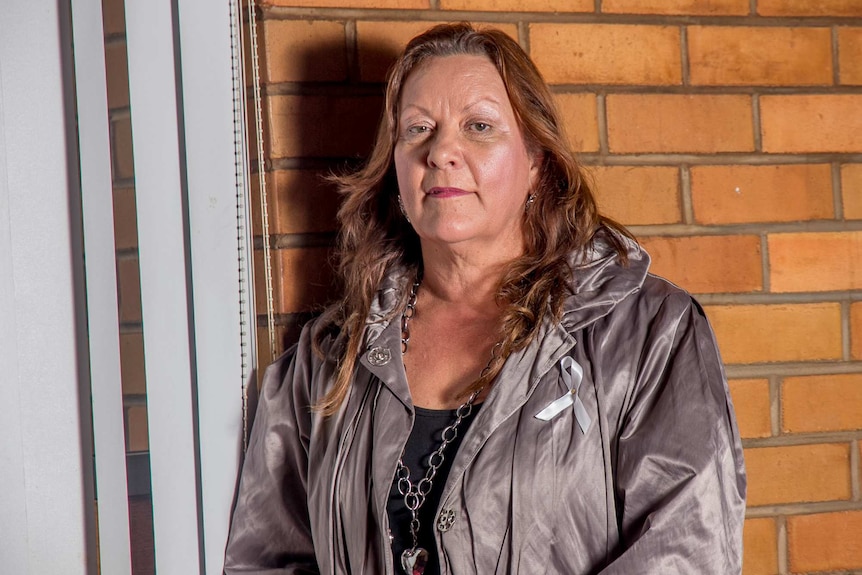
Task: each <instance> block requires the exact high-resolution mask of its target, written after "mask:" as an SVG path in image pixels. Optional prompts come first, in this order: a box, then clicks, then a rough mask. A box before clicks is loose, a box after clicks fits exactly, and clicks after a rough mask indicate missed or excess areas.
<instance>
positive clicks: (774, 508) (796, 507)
mask: <svg viewBox="0 0 862 575" xmlns="http://www.w3.org/2000/svg"><path fill="white" fill-rule="evenodd" d="M837 511H838V512H840V511H862V504H860V502H858V501H849V500H844V501H819V502H816V503H782V504H777V505H758V506H757V507H749V508H748V509H746V511H745V517H746V519H762V518H764V517H778V516H780V515H817V514H820V513H835V512H837Z"/></svg>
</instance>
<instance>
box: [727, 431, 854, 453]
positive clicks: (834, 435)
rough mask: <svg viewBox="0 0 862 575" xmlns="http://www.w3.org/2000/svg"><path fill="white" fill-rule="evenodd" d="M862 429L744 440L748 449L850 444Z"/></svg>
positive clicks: (787, 434) (743, 443)
mask: <svg viewBox="0 0 862 575" xmlns="http://www.w3.org/2000/svg"><path fill="white" fill-rule="evenodd" d="M860 431H862V430H858V429H857V430H853V431H819V432H807V433H785V434H784V435H780V436H776V437H749V438H747V439H744V440H742V445H743V447H745V448H746V449H757V448H762V447H799V446H803V445H819V444H822V443H841V444H845V445H846V444H848V443H850V442H851V441H854V440H858V439H860V437H862V433H860Z"/></svg>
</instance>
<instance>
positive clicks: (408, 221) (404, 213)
mask: <svg viewBox="0 0 862 575" xmlns="http://www.w3.org/2000/svg"><path fill="white" fill-rule="evenodd" d="M398 208H399V209H400V210H401V215H402V216H404V219H405V220H407V223H408V224H409V223H410V216H408V215H407V212H406V211H405V210H404V201H403V200H402V199H401V194H398Z"/></svg>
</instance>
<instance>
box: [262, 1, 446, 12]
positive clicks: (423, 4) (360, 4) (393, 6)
mask: <svg viewBox="0 0 862 575" xmlns="http://www.w3.org/2000/svg"><path fill="white" fill-rule="evenodd" d="M430 1H431V0H386V1H385V2H383V1H382V0H258V2H257V4H258V5H259V6H284V7H286V8H293V7H303V6H308V7H311V8H387V9H389V10H401V9H409V8H430V7H431V4H430Z"/></svg>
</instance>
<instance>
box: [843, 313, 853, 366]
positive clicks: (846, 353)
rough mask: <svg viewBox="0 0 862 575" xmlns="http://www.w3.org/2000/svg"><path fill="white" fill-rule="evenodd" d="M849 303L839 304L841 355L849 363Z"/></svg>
mask: <svg viewBox="0 0 862 575" xmlns="http://www.w3.org/2000/svg"><path fill="white" fill-rule="evenodd" d="M850 347H851V346H850V302H849V301H846V300H845V301H842V302H841V355H842V356H843V358H844V361H850V360H851V357H850V353H851V352H850Z"/></svg>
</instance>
